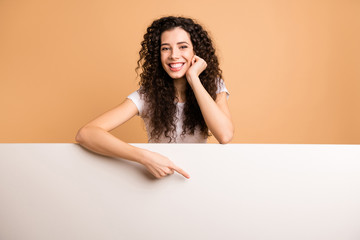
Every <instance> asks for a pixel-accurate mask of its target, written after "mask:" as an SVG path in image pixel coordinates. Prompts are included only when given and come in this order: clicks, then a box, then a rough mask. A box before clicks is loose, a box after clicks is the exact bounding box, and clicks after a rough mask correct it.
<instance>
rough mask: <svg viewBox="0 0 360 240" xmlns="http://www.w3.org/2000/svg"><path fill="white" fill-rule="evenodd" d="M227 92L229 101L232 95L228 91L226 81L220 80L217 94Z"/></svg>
mask: <svg viewBox="0 0 360 240" xmlns="http://www.w3.org/2000/svg"><path fill="white" fill-rule="evenodd" d="M221 92H226V98H227V99H229V96H230V93H229V91H228V90H227V88H226V86H225V83H224V80H222V79H220V81H219V86H218V89H217V90H216V94H218V93H221Z"/></svg>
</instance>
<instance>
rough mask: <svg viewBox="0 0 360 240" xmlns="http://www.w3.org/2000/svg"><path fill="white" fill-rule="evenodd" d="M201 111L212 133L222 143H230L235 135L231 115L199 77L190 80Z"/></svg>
mask: <svg viewBox="0 0 360 240" xmlns="http://www.w3.org/2000/svg"><path fill="white" fill-rule="evenodd" d="M189 84H190V86H191V88H192V89H193V91H194V94H195V97H196V100H197V102H198V104H199V107H200V110H201V113H202V115H203V117H204V120H205V122H206V125H207V126H208V128H209V130H210V131H211V133H212V134H213V135H214V137H215V138H216V139H217V140H218V141H219V142H220V143H228V142H230V140H231V139H232V137H233V134H234V127H233V123H232V121H231V117H230V116H228V115H227V114H225V113H224V112H223V111H222V110H221V109H220V108H219V106H218V105H217V103H216V102H215V101H214V100H213V99H212V97H211V96H210V95H209V93H208V92H207V91H206V89H205V88H204V87H203V85H202V84H201V82H200V80H199V78H198V77H195V79H191V80H190V81H189Z"/></svg>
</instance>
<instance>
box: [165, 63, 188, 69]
mask: <svg viewBox="0 0 360 240" xmlns="http://www.w3.org/2000/svg"><path fill="white" fill-rule="evenodd" d="M169 65H170V67H172V68H179V67H181V66H182V65H184V64H183V63H176V64H169Z"/></svg>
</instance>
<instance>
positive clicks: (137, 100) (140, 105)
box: [127, 90, 144, 116]
mask: <svg viewBox="0 0 360 240" xmlns="http://www.w3.org/2000/svg"><path fill="white" fill-rule="evenodd" d="M127 98H128V99H130V100H131V101H133V103H134V104H135V105H136V107H137V109H138V111H139V114H138V115H140V116H141V115H142V113H143V110H144V100H143V98H142V97H141V95H140V93H139V90H137V91H135V92H133V93H131V94H130V95H129V96H127Z"/></svg>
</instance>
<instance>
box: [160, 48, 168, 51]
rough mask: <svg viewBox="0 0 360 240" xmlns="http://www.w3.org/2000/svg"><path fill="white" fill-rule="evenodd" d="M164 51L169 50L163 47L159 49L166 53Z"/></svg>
mask: <svg viewBox="0 0 360 240" xmlns="http://www.w3.org/2000/svg"><path fill="white" fill-rule="evenodd" d="M166 50H169V48H167V47H165V48H162V49H161V51H166Z"/></svg>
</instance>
